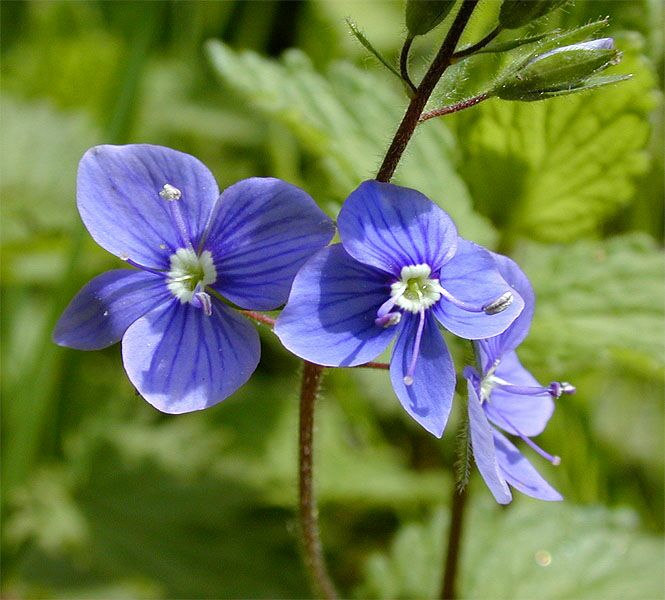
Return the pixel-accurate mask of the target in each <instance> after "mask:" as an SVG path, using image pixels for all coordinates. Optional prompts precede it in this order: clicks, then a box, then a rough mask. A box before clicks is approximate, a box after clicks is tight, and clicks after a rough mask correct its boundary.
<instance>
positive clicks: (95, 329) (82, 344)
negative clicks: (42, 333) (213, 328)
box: [53, 269, 171, 350]
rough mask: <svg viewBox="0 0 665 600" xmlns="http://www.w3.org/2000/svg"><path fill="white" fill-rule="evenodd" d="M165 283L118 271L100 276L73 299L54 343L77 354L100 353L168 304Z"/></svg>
mask: <svg viewBox="0 0 665 600" xmlns="http://www.w3.org/2000/svg"><path fill="white" fill-rule="evenodd" d="M169 297H171V293H170V292H169V290H168V289H167V287H166V283H165V281H164V279H163V278H162V277H160V276H158V275H154V274H152V273H147V272H145V271H130V270H128V269H117V270H115V271H107V272H106V273H102V274H101V275H98V276H97V277H95V278H94V279H92V280H91V281H89V282H88V283H87V284H86V285H84V286H83V287H82V288H81V290H80V291H79V292H78V294H76V296H74V298H73V299H72V301H71V302H70V303H69V305H68V306H67V308H66V309H65V311H64V312H63V314H62V316H61V317H60V319H59V320H58V322H57V324H56V326H55V329H54V331H53V341H54V342H55V343H56V344H58V345H60V346H68V347H69V348H76V349H77V350H101V349H102V348H106V347H107V346H110V345H111V344H115V343H116V342H119V341H120V338H121V337H122V336H123V334H124V333H125V331H127V328H128V327H129V326H130V325H131V324H132V323H133V322H134V321H136V319H138V318H139V317H141V316H143V315H144V314H145V313H147V312H148V311H150V310H152V309H153V308H155V307H156V306H158V305H160V304H163V303H165V302H166V301H167V300H168V299H169Z"/></svg>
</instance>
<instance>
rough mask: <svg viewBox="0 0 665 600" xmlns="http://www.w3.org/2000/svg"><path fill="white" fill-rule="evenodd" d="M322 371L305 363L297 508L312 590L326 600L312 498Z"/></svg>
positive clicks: (331, 592)
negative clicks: (316, 419) (315, 416)
mask: <svg viewBox="0 0 665 600" xmlns="http://www.w3.org/2000/svg"><path fill="white" fill-rule="evenodd" d="M322 374H323V367H320V366H318V365H314V364H312V363H308V362H305V364H304V368H303V375H302V384H301V388H300V436H299V448H300V452H299V456H298V458H299V463H298V464H299V494H298V499H299V507H300V528H301V533H302V544H303V552H304V554H305V564H306V565H307V570H308V571H309V574H310V577H311V579H312V584H313V585H314V587H315V589H316V590H317V591H318V592H319V593H320V594H321V595H322V596H323V597H324V598H326V599H327V600H332V599H335V598H337V597H338V595H337V591H336V590H335V586H334V585H333V583H332V580H331V579H330V576H329V575H328V570H327V569H326V563H325V559H324V557H323V551H322V549H321V542H320V537H319V523H318V520H319V519H318V509H317V507H316V498H315V496H314V485H313V481H312V479H313V477H312V475H313V472H314V458H313V455H314V444H313V441H314V405H315V404H316V397H317V395H318V392H319V387H320V385H321V375H322Z"/></svg>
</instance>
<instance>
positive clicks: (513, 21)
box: [499, 0, 568, 29]
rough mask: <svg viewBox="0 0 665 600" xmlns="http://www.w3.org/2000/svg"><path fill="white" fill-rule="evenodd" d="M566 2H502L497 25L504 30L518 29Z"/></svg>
mask: <svg viewBox="0 0 665 600" xmlns="http://www.w3.org/2000/svg"><path fill="white" fill-rule="evenodd" d="M566 2H568V0H503V4H502V5H501V12H500V13H499V24H500V25H501V27H503V28H504V29H518V28H520V27H522V26H524V25H526V24H527V23H530V22H531V21H535V20H536V19H540V17H542V16H544V15H546V14H547V13H548V12H551V11H553V10H554V9H555V8H559V7H560V6H562V5H563V4H565V3H566Z"/></svg>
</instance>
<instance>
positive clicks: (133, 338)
mask: <svg viewBox="0 0 665 600" xmlns="http://www.w3.org/2000/svg"><path fill="white" fill-rule="evenodd" d="M77 204H78V209H79V212H80V214H81V218H82V219H83V222H84V224H85V226H86V227H87V229H88V231H89V232H90V234H91V235H92V237H93V238H94V239H95V241H96V242H97V243H98V244H99V245H100V246H102V248H104V249H106V250H108V251H109V252H111V253H112V254H115V255H116V256H118V257H120V258H121V259H122V260H124V261H125V262H126V263H128V264H130V265H132V266H133V267H135V268H136V269H137V270H129V269H118V270H114V271H109V272H107V273H104V274H102V275H100V276H98V277H96V278H95V279H93V280H92V281H90V282H89V283H88V284H87V285H86V286H85V287H83V289H81V291H80V292H79V293H78V294H77V295H76V296H75V297H74V299H73V300H72V302H71V303H70V304H69V306H68V307H67V309H66V310H65V312H64V314H63V315H62V316H61V317H60V320H59V321H58V323H57V325H56V328H55V331H54V334H53V338H54V340H55V342H56V343H57V344H60V345H61V346H69V347H71V348H77V349H80V350H98V349H101V348H105V347H106V346H109V345H111V344H114V343H115V342H117V341H119V340H120V339H121V338H122V356H123V362H124V366H125V370H126V371H127V374H128V376H129V379H130V380H131V382H132V383H133V384H134V387H136V389H137V390H138V392H139V393H140V394H141V395H142V396H143V397H144V398H145V399H146V400H147V401H148V402H150V404H152V405H153V406H155V407H156V408H158V409H159V410H161V411H163V412H167V413H183V412H189V411H193V410H199V409H202V408H206V407H209V406H211V405H213V404H216V403H217V402H219V401H220V400H223V399H224V398H226V397H227V396H229V395H230V394H231V393H233V392H234V391H235V390H236V389H237V388H238V387H240V386H241V385H242V384H243V383H245V382H246V381H247V379H248V378H249V376H250V375H251V374H252V372H253V371H254V369H255V368H256V365H257V363H258V360H259V354H260V346H259V337H258V333H257V332H256V330H255V328H254V326H253V325H252V324H251V323H250V322H249V321H248V320H247V319H246V318H245V317H243V316H241V315H240V314H238V313H237V311H235V310H233V309H232V308H231V307H230V306H228V305H227V304H226V303H225V302H222V301H221V300H220V295H221V296H223V297H224V298H226V299H227V300H229V301H230V302H232V303H234V304H235V305H237V306H239V307H241V308H245V309H258V310H269V309H274V308H277V307H278V306H280V305H282V304H283V303H284V302H285V301H286V299H287V296H288V293H289V289H290V287H291V283H292V280H293V277H294V275H295V273H296V271H297V270H298V269H299V268H300V266H301V265H302V264H303V263H304V262H305V260H306V259H307V258H308V257H310V256H311V255H312V253H314V252H316V251H317V250H319V249H320V248H322V247H323V246H325V245H326V244H327V243H328V242H329V241H330V239H331V238H332V236H333V233H334V226H333V224H332V221H331V220H330V219H328V218H327V217H326V216H325V215H324V214H323V213H322V212H321V211H320V210H319V208H318V207H317V206H316V205H315V204H314V201H313V200H312V199H311V198H310V196H309V195H307V194H306V193H305V192H304V191H303V190H301V189H299V188H297V187H295V186H293V185H290V184H288V183H285V182H283V181H280V180H279V179H272V178H251V179H245V180H243V181H239V182H238V183H236V184H234V185H232V186H231V187H229V188H227V189H226V190H225V191H224V192H223V193H222V194H221V195H220V193H219V188H218V187H217V183H216V182H215V179H214V177H213V175H212V174H211V173H210V171H209V170H208V169H207V168H206V167H205V166H204V165H203V164H202V163H201V162H199V161H198V160H197V159H196V158H194V157H193V156H189V155H188V154H183V153H182V152H177V151H176V150H171V149H170V148H164V147H161V146H152V145H143V144H140V145H128V146H97V147H95V148H92V149H90V150H88V152H86V154H85V155H84V156H83V158H82V159H81V163H80V165H79V171H78V181H77Z"/></svg>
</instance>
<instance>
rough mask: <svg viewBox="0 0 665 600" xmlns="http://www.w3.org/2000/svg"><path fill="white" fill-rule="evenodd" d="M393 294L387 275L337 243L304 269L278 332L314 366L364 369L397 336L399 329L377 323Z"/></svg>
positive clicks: (301, 271)
mask: <svg viewBox="0 0 665 600" xmlns="http://www.w3.org/2000/svg"><path fill="white" fill-rule="evenodd" d="M389 296H390V284H389V283H388V282H387V281H386V275H385V274H383V273H381V272H380V271H377V270H376V269H373V268H371V267H367V266H365V265H363V264H362V263H359V262H358V261H356V260H354V259H353V258H351V256H349V255H348V254H347V253H346V251H345V250H344V248H343V247H342V245H341V244H334V245H333V246H330V247H329V248H324V249H323V250H321V251H320V252H318V253H317V254H316V255H315V256H313V257H312V258H311V260H309V261H308V262H307V263H305V266H304V267H303V268H302V269H301V270H300V271H299V273H298V275H297V276H296V278H295V280H294V282H293V289H292V290H291V295H290V296H289V301H288V302H287V304H286V307H285V308H284V310H283V311H282V313H281V314H280V316H279V318H278V319H277V323H276V324H275V333H276V334H277V336H278V337H279V339H280V340H281V341H282V343H283V344H284V346H286V348H287V349H288V350H290V351H291V352H293V353H294V354H295V355H296V356H299V357H300V358H304V359H305V360H308V361H310V362H314V363H317V364H320V365H327V366H333V367H340V366H342V367H344V366H346V367H348V366H353V365H359V364H362V363H365V362H367V361H370V360H372V359H373V358H376V357H377V356H378V355H379V354H381V352H383V351H384V350H385V349H386V348H387V347H388V344H389V343H390V340H391V339H392V338H393V337H394V335H395V329H394V328H393V327H389V328H387V329H385V328H383V327H378V326H377V325H375V323H374V320H375V318H376V311H377V310H378V308H379V307H380V306H381V304H383V302H385V301H386V300H387V299H388V298H389Z"/></svg>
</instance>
